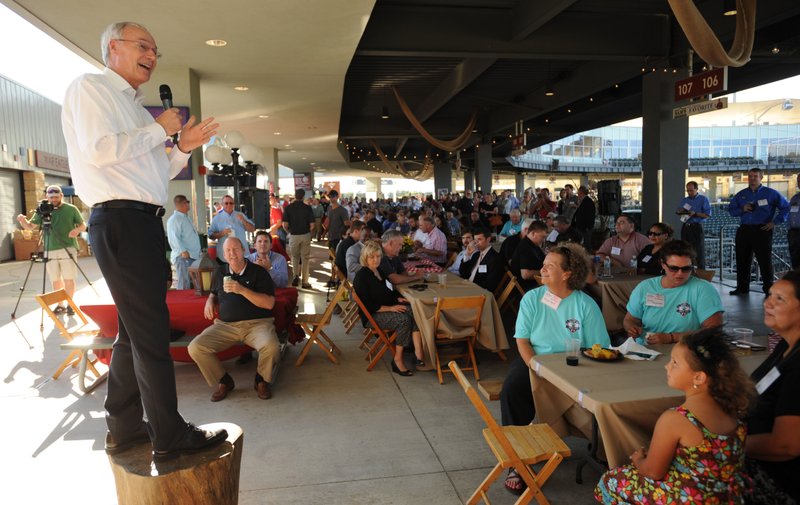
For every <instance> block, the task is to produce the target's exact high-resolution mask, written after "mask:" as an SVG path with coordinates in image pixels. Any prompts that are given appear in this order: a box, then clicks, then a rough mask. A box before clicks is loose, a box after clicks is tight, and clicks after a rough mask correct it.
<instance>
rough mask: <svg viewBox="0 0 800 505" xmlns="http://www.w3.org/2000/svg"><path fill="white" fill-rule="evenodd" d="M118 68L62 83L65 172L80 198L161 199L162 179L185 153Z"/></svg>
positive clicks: (164, 195)
mask: <svg viewBox="0 0 800 505" xmlns="http://www.w3.org/2000/svg"><path fill="white" fill-rule="evenodd" d="M142 98H143V96H142V94H141V90H139V91H137V90H134V89H133V88H132V87H131V85H130V84H129V83H128V82H127V81H126V80H125V79H123V78H122V77H121V76H120V75H119V74H117V73H116V72H114V71H113V70H111V69H108V68H106V69H105V70H104V71H103V73H102V74H84V75H82V76H80V77H78V78H77V79H75V80H74V81H73V82H72V84H70V86H69V88H68V89H67V93H66V96H65V98H64V105H63V108H62V111H61V125H62V127H63V129H64V138H65V140H66V142H67V152H68V155H69V165H70V172H71V174H72V179H73V181H74V183H75V189H76V191H77V193H78V194H80V195H81V200H83V201H84V202H86V204H88V205H90V206H91V205H94V204H96V203H100V202H105V201H107V200H135V201H139V202H145V203H151V204H154V205H161V206H163V205H165V204H166V202H167V183H168V182H169V180H170V179H172V178H173V177H175V176H176V175H178V173H179V172H180V171H181V169H182V168H183V167H184V166H185V165H186V161H187V160H188V159H189V156H190V155H189V154H185V153H182V152H181V151H180V149H177V147H174V148H173V149H172V150H171V151H170V153H169V154H167V151H166V148H165V147H164V142H165V141H166V139H167V134H166V132H165V131H164V128H162V127H161V125H159V124H158V123H156V122H155V120H154V119H153V117H152V116H151V115H150V113H149V112H147V110H146V109H145V108H144V107H143V106H142Z"/></svg>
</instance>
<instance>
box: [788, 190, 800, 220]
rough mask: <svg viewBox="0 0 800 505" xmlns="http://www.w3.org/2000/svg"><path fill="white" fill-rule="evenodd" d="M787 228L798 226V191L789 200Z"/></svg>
mask: <svg viewBox="0 0 800 505" xmlns="http://www.w3.org/2000/svg"><path fill="white" fill-rule="evenodd" d="M789 228H800V193H797V194H796V195H794V196H793V197H792V199H791V200H789Z"/></svg>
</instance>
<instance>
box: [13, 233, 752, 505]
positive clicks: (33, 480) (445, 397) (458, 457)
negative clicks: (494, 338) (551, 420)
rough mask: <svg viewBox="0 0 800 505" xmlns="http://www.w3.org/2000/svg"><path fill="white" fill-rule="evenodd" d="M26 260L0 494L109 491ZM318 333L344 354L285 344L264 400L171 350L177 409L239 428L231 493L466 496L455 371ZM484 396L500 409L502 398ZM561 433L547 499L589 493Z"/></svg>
mask: <svg viewBox="0 0 800 505" xmlns="http://www.w3.org/2000/svg"><path fill="white" fill-rule="evenodd" d="M313 251H314V256H315V257H316V258H319V259H320V261H321V259H322V258H327V251H326V250H325V249H324V248H323V247H321V246H317V245H316V244H315V246H314V248H313ZM317 264H319V263H317ZM29 265H30V263H28V262H12V263H4V264H0V307H2V311H3V312H2V313H0V340H1V341H2V345H3V349H4V352H3V353H1V354H0V373H2V376H3V378H4V380H3V383H2V384H0V405H1V406H2V412H3V415H2V416H0V430H2V433H5V434H6V442H5V445H6V448H7V449H6V455H7V456H6V457H5V458H3V463H2V471H0V475H2V476H3V482H4V486H3V488H4V489H3V493H2V494H3V495H4V496H6V498H4V499H2V502H3V503H9V504H21V503H29V504H45V503H56V502H58V503H60V504H70V505H71V504H76V505H77V504H82V503H95V504H100V505H107V504H115V503H117V501H116V494H115V490H114V481H113V477H112V475H111V471H110V467H109V464H108V459H107V457H106V455H105V453H104V452H103V439H104V436H105V431H106V430H105V421H104V414H103V399H104V395H105V385H102V386H100V387H99V388H98V389H97V390H96V391H95V392H93V393H92V394H88V395H83V394H81V393H80V391H79V390H78V388H77V386H76V385H75V384H74V382H75V370H74V369H68V370H67V371H65V373H64V374H63V375H62V376H61V377H60V378H59V379H58V380H53V379H52V378H51V377H50V375H51V374H52V373H53V371H54V370H55V369H56V368H57V366H58V364H59V363H60V362H61V360H63V359H64V357H65V356H66V354H65V352H64V351H61V350H60V349H59V344H60V343H61V342H62V338H61V337H60V336H59V334H58V332H57V331H56V330H54V328H53V325H52V323H51V322H50V321H49V320H45V322H44V331H40V329H39V323H40V314H41V311H40V310H38V304H37V303H36V301H35V300H34V298H33V297H34V295H35V294H37V293H39V292H40V291H41V288H42V273H43V267H42V265H41V264H38V263H37V264H35V265H34V268H33V271H32V272H31V275H30V279H29V281H28V284H27V287H26V289H25V291H24V292H23V296H22V298H21V302H20V305H19V308H18V309H17V311H16V318H15V319H12V318H11V317H10V315H11V313H12V311H13V310H14V306H15V304H16V301H17V296H18V295H19V288H20V286H21V285H22V283H23V280H24V278H25V275H26V272H27V271H28V267H29ZM79 265H80V266H81V268H82V269H83V270H84V272H85V273H86V276H87V277H88V279H89V281H91V283H92V284H93V288H92V287H90V286H89V285H88V283H87V281H86V279H83V278H80V279H79V281H78V293H77V294H76V300H77V301H78V303H79V304H81V303H89V302H91V301H94V300H97V299H110V296H109V295H108V290H107V288H106V286H105V284H104V281H103V279H102V276H101V275H100V272H99V269H98V268H97V265H96V263H95V261H94V259H93V258H80V259H79ZM325 265H326V266H327V263H325ZM328 275H329V272H328V271H327V270H325V269H324V268H322V267H320V268H319V269H317V270H315V271H314V272H313V273H312V284H313V285H314V287H315V291H314V292H311V291H302V292H301V296H300V301H299V305H300V307H299V310H300V312H312V311H318V312H321V311H322V310H323V309H324V307H325V292H324V287H323V286H324V283H325V281H327V279H328ZM725 284H732V282H728V281H727V280H726V282H725ZM715 286H717V287H718V288H719V289H720V291H721V292H723V293H725V294H723V296H722V298H723V302H724V304H725V307H726V311H727V313H726V321H728V325H729V326H730V327H737V326H747V327H751V328H753V329H755V330H756V332H757V333H762V334H763V332H765V331H766V328H765V327H764V326H763V323H762V316H763V311H762V309H761V302H762V301H763V297H762V296H760V295H758V294H757V293H756V292H755V291H756V290H757V287H756V286H754V287H753V293H752V294H751V295H750V297H749V298H738V297H729V296H728V295H727V292H728V290H730V289H732V287H730V286H726V285H724V284H723V285H721V284H719V283H715ZM47 289H48V290H49V286H48V288H47ZM95 291H96V292H97V293H95ZM328 334H329V335H331V336H332V337H333V338H334V340H335V342H336V343H337V345H338V346H339V347H340V348H341V349H342V351H343V357H342V360H341V364H339V365H334V364H332V363H330V362H329V361H328V360H327V359H325V358H324V356H323V354H322V353H321V351H318V350H312V351H311V354H310V355H309V358H308V359H307V360H306V362H305V363H304V364H303V366H301V367H300V368H296V367H295V366H294V360H295V359H296V358H297V356H298V354H299V352H300V347H299V346H295V347H290V348H289V350H288V351H287V353H286V356H285V360H284V362H283V365H282V366H281V368H280V371H279V374H278V378H277V380H276V381H275V382H276V383H275V385H274V388H273V393H274V396H273V398H272V399H271V400H269V401H261V400H258V399H257V397H256V396H255V392H254V391H253V390H252V388H251V387H250V386H249V385H250V383H251V381H252V377H253V375H254V373H255V362H251V363H249V364H247V365H236V364H235V363H234V362H233V361H228V362H226V363H225V366H226V368H227V369H228V370H229V372H230V373H231V375H232V376H233V377H234V379H235V380H236V381H237V384H238V386H239V387H238V388H237V389H236V390H234V391H233V392H232V393H231V395H230V396H229V397H228V398H227V399H226V400H225V401H222V402H219V403H211V402H209V397H210V395H211V390H210V388H208V387H207V386H206V384H205V382H204V381H203V379H202V377H201V375H200V373H199V372H198V370H197V368H196V367H195V366H194V365H193V364H177V366H176V375H177V384H178V396H179V402H180V410H181V413H182V414H183V415H184V417H185V418H186V419H187V420H190V421H192V422H195V423H197V424H203V423H209V422H217V421H226V422H232V423H236V424H238V425H239V426H241V427H242V428H243V430H244V433H245V435H244V438H245V446H244V455H243V459H242V471H241V479H240V500H239V503H241V504H242V505H256V504H308V503H319V502H326V503H329V504H371V503H396V504H411V503H426V504H427V505H435V504H458V503H463V501H464V500H466V499H467V498H468V497H469V495H470V494H471V493H472V491H473V490H474V489H475V487H477V485H478V484H479V483H480V482H481V480H482V479H483V478H484V477H485V476H486V474H487V473H488V472H489V470H490V468H491V467H492V466H493V464H494V457H493V456H492V454H491V452H490V451H489V449H488V448H487V446H486V444H485V442H484V441H483V437H482V435H481V429H482V428H483V427H484V425H483V423H482V421H481V420H480V418H479V417H478V415H477V413H476V411H475V410H474V409H473V407H472V405H471V404H470V403H469V401H468V400H467V398H466V396H465V395H464V393H463V391H462V390H461V388H460V387H458V385H457V383H456V382H455V381H454V379H453V378H452V377H448V376H446V377H445V379H446V381H445V384H444V385H439V383H438V381H437V379H436V376H435V374H434V373H432V372H428V373H418V374H415V375H414V376H413V377H400V376H398V375H396V374H393V373H391V371H390V369H389V360H388V358H384V363H383V364H382V365H380V366H378V367H376V368H375V369H374V370H373V371H372V372H366V370H365V369H366V362H365V361H364V357H363V356H364V355H363V353H362V351H360V350H358V349H357V348H356V347H357V345H358V342H359V341H360V336H359V335H357V331H354V332H353V334H352V335H346V334H345V333H344V330H343V328H342V326H341V322H340V318H339V317H337V316H334V320H333V325H332V327H331V331H329V332H328ZM479 359H480V370H481V376H482V378H484V379H502V377H503V376H504V374H505V368H506V366H507V365H506V363H504V362H502V361H500V360H499V359H498V358H497V357H496V356H495V355H493V354H491V353H484V352H482V353H480V354H479ZM487 404H488V406H489V408H490V410H491V411H492V412H493V414H494V415H495V417H496V418H497V419H499V417H500V411H499V410H500V409H499V402H487ZM567 443H568V444H569V445H570V447H571V448H572V449H573V454H574V455H573V457H572V458H571V459H570V460H567V461H565V462H564V463H563V464H562V465H561V467H559V469H558V470H557V471H556V473H555V474H554V476H553V477H552V478H551V479H550V481H549V482H548V484H547V485H546V486H545V489H544V490H545V494H546V495H547V497H548V498H549V499H550V500H551V502H552V503H554V504H559V503H562V504H567V503H569V504H589V503H594V500H593V498H592V489H593V487H594V484H595V483H596V481H597V479H598V477H599V474H598V473H597V472H596V471H595V470H592V469H591V468H589V467H586V468H585V469H584V484H582V485H578V484H575V467H576V464H577V459H578V457H580V455H581V454H583V453H584V452H585V447H586V441H585V440H580V439H574V438H569V439H567ZM489 496H490V498H491V500H492V502H493V503H496V504H501V505H502V504H510V503H513V502H514V500H515V498H516V497H514V496H512V495H511V494H509V493H507V492H505V491H504V490H503V488H502V485H501V484H497V485H495V486H494V487H493V488H492V490H491V491H490V493H489Z"/></svg>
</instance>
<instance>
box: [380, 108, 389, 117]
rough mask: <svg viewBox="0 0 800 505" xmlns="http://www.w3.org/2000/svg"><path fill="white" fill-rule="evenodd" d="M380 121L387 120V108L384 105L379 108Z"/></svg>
mask: <svg viewBox="0 0 800 505" xmlns="http://www.w3.org/2000/svg"><path fill="white" fill-rule="evenodd" d="M381 119H389V107H387V106H385V105H384V106H383V107H382V108H381Z"/></svg>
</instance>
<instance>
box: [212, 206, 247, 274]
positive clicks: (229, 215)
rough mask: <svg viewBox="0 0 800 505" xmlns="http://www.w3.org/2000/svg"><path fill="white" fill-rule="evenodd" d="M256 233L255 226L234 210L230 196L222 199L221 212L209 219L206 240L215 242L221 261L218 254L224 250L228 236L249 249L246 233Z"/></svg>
mask: <svg viewBox="0 0 800 505" xmlns="http://www.w3.org/2000/svg"><path fill="white" fill-rule="evenodd" d="M254 231H256V225H255V223H253V221H251V220H250V218H248V217H247V216H245V215H244V214H242V213H241V212H239V211H238V210H236V207H235V206H234V200H233V197H232V196H231V195H225V196H224V197H222V212H220V213H219V214H217V215H216V216H214V218H213V219H211V226H209V227H208V238H210V239H213V240H216V241H217V258H219V259H220V260H222V259H223V258H222V257H221V256H220V254H219V252H220V251H223V250H225V239H227V238H228V237H229V236H232V237H236V238H238V239H239V241H240V242H241V243H242V244H244V246H245V248H246V249H247V250H249V249H250V247H249V245H248V242H247V232H254Z"/></svg>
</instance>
